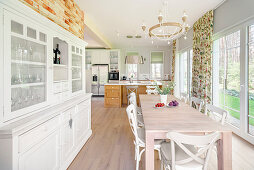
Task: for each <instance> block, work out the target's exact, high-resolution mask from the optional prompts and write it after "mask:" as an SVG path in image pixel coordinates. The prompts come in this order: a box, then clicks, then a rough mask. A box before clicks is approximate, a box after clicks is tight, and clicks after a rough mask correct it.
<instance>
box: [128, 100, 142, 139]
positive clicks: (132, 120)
mask: <svg viewBox="0 0 254 170" xmlns="http://www.w3.org/2000/svg"><path fill="white" fill-rule="evenodd" d="M126 112H127V115H128V120H129V124H130V127H131V131H132V133H133V135H134V137H135V141H136V142H138V141H139V137H138V124H137V119H136V117H135V113H136V112H137V111H136V107H135V106H134V105H133V104H130V105H129V106H128V107H127V109H126Z"/></svg>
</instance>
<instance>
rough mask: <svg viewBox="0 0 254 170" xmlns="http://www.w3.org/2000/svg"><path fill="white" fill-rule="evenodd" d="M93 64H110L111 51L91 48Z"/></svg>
mask: <svg viewBox="0 0 254 170" xmlns="http://www.w3.org/2000/svg"><path fill="white" fill-rule="evenodd" d="M91 52H92V53H91V62H92V64H109V63H110V58H109V51H107V50H91Z"/></svg>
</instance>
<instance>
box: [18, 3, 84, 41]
mask: <svg viewBox="0 0 254 170" xmlns="http://www.w3.org/2000/svg"><path fill="white" fill-rule="evenodd" d="M19 1H21V2H22V3H24V4H25V5H27V6H29V7H31V8H32V9H34V10H35V11H37V12H38V13H40V14H42V15H43V16H45V17H47V18H48V19H50V20H51V21H53V22H55V23H56V24H58V25H60V26H61V27H63V28H64V29H66V30H68V31H69V32H71V33H73V34H74V35H76V36H77V37H79V38H81V39H84V12H83V11H82V10H81V9H80V8H79V7H78V5H77V4H76V3H75V2H74V0H19Z"/></svg>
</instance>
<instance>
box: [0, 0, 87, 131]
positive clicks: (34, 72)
mask: <svg viewBox="0 0 254 170" xmlns="http://www.w3.org/2000/svg"><path fill="white" fill-rule="evenodd" d="M3 3H4V4H3ZM12 3H13V2H12V1H8V2H7V1H6V2H0V15H1V17H2V18H1V19H0V23H4V24H2V25H0V32H1V33H2V35H1V36H3V38H2V39H1V40H0V41H1V43H0V45H2V46H1V49H5V50H1V51H0V53H1V55H2V56H3V57H4V58H3V60H2V61H1V62H0V64H1V65H2V67H1V69H2V72H4V74H2V75H0V79H1V80H2V82H3V88H1V93H0V94H1V95H2V96H3V106H2V107H0V108H1V109H0V127H1V126H4V125H7V124H9V123H12V122H15V121H17V120H20V119H22V118H25V117H26V116H30V115H32V114H34V113H36V112H37V111H39V110H41V109H43V108H46V107H49V106H52V105H54V104H57V103H61V102H63V101H65V100H68V99H71V98H72V97H74V96H75V95H79V94H81V93H84V92H85V91H86V89H85V83H86V81H85V80H86V79H85V77H86V74H85V46H86V45H87V43H86V42H84V41H83V40H81V39H79V38H78V37H75V36H74V35H73V34H71V33H69V32H67V31H66V30H64V29H62V28H61V27H59V26H57V25H56V24H55V23H53V22H51V21H49V20H47V19H45V18H43V16H39V15H38V14H37V13H36V12H35V11H33V10H32V9H31V11H29V9H27V8H26V7H25V6H22V5H23V4H22V3H20V2H18V4H19V3H20V4H19V5H16V6H15V5H13V4H12ZM8 5H10V6H11V8H9V6H8ZM24 11H26V14H24ZM34 12H35V13H34ZM28 13H29V14H30V15H28ZM28 16H29V17H28ZM38 18H39V19H38ZM57 44H58V45H59V49H60V51H61V53H60V55H61V56H60V59H61V60H60V61H61V62H60V64H53V63H54V62H53V61H54V53H53V49H55V48H56V46H57ZM2 109H3V110H2Z"/></svg>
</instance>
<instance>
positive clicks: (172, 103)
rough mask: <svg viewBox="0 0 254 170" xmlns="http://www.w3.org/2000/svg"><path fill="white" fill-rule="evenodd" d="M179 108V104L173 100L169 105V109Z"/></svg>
mask: <svg viewBox="0 0 254 170" xmlns="http://www.w3.org/2000/svg"><path fill="white" fill-rule="evenodd" d="M177 106H179V103H178V102H177V101H176V100H172V101H171V102H169V103H168V104H167V107H177Z"/></svg>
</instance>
